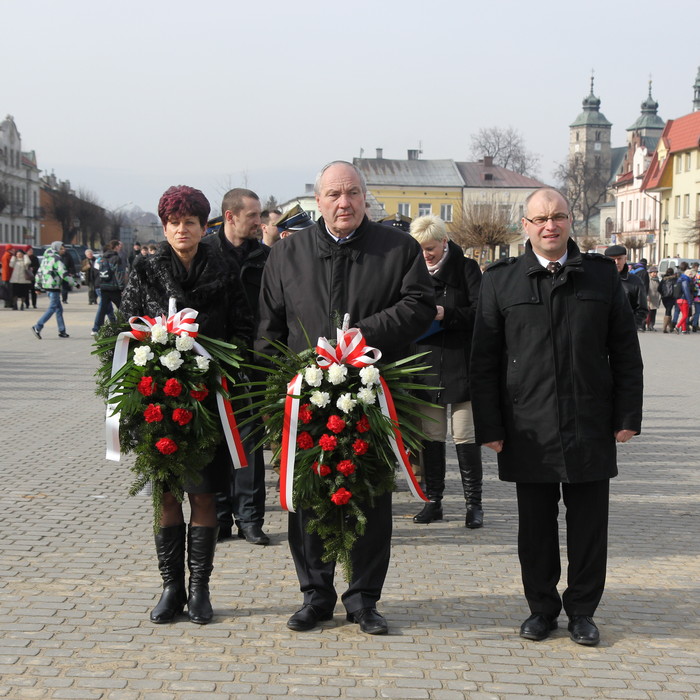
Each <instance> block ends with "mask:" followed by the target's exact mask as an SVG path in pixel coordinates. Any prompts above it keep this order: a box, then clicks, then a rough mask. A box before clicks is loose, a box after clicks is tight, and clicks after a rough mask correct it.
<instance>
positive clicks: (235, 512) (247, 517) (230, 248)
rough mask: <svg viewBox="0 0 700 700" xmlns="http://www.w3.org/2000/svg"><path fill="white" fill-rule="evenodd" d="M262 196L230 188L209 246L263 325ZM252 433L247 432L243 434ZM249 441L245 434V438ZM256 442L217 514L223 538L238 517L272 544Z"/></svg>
mask: <svg viewBox="0 0 700 700" xmlns="http://www.w3.org/2000/svg"><path fill="white" fill-rule="evenodd" d="M260 212H261V207H260V198H259V197H258V195H257V194H255V192H253V191H252V190H247V189H243V188H241V187H236V188H234V189H232V190H229V191H228V192H227V193H226V194H225V195H224V198H223V201H222V203H221V213H222V224H221V226H220V227H219V230H218V231H217V233H215V234H214V235H209V236H206V237H205V238H204V239H203V240H204V244H205V245H209V246H213V247H214V248H215V249H217V250H218V252H219V254H220V255H221V257H222V259H223V260H224V262H225V263H226V265H227V266H228V269H229V273H230V274H231V275H237V276H239V277H240V280H241V282H242V284H243V289H244V290H245V294H246V297H247V299H248V305H249V306H250V309H251V311H252V312H253V320H254V322H255V323H256V324H257V321H258V296H259V294H260V282H261V279H262V271H263V268H264V267H265V261H266V260H267V255H268V252H269V248H267V247H266V246H264V245H263V244H262V243H261V242H260V241H259V240H258V239H257V233H258V230H259V229H260ZM250 430H252V426H250V427H248V428H245V429H244V433H245V432H248V431H250ZM243 437H244V439H245V437H246V436H245V435H243ZM255 442H256V439H255V438H250V439H248V440H246V441H245V448H246V451H247V453H248V454H249V460H248V462H249V464H248V468H247V469H236V470H234V471H233V473H232V475H231V486H230V490H229V492H228V493H217V494H216V515H217V520H218V523H219V539H220V540H224V539H228V538H230V537H232V536H233V522H234V518H235V521H236V525H237V528H238V537H240V538H241V539H243V538H245V540H246V541H247V542H249V543H250V544H256V545H262V546H265V545H268V544H269V543H270V538H269V537H268V535H267V534H266V533H265V531H264V530H263V524H264V522H265V460H264V458H263V449H262V447H259V448H258V449H253V448H254V445H255Z"/></svg>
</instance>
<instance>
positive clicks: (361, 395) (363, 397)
mask: <svg viewBox="0 0 700 700" xmlns="http://www.w3.org/2000/svg"><path fill="white" fill-rule="evenodd" d="M357 400H358V401H359V402H360V403H365V404H373V403H374V402H375V401H376V400H377V395H376V394H375V393H374V392H373V391H372V390H371V389H370V388H369V387H366V386H363V387H362V388H361V389H360V390H359V391H358V392H357Z"/></svg>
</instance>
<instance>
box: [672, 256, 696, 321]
mask: <svg viewBox="0 0 700 700" xmlns="http://www.w3.org/2000/svg"><path fill="white" fill-rule="evenodd" d="M689 267H690V266H689V265H688V263H687V262H685V260H684V261H683V262H681V263H680V264H679V265H678V270H679V271H680V273H679V275H678V279H677V280H676V286H675V287H674V289H673V296H674V297H675V298H676V309H677V310H678V314H677V315H675V314H674V321H675V323H674V326H675V331H676V333H683V334H686V333H687V332H688V318H689V316H690V308H691V305H692V303H693V296H694V293H695V285H694V282H693V281H692V280H691V278H690V277H689V276H688V268H689ZM676 319H677V320H676Z"/></svg>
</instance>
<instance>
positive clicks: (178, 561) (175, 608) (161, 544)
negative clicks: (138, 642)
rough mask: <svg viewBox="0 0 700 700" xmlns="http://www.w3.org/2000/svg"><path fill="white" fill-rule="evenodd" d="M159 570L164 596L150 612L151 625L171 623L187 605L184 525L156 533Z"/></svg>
mask: <svg viewBox="0 0 700 700" xmlns="http://www.w3.org/2000/svg"><path fill="white" fill-rule="evenodd" d="M155 540H156V554H157V555H158V568H159V569H160V575H161V577H162V578H163V594H162V595H161V597H160V600H159V601H158V605H156V607H155V608H153V610H152V611H151V622H155V623H156V624H162V623H164V622H172V621H173V620H174V619H175V617H177V616H178V615H180V614H181V613H182V610H183V609H184V607H185V603H186V602H187V594H186V593H185V525H184V523H183V524H182V525H172V526H171V527H161V528H160V530H158V532H157V533H156V536H155Z"/></svg>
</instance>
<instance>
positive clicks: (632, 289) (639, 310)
mask: <svg viewBox="0 0 700 700" xmlns="http://www.w3.org/2000/svg"><path fill="white" fill-rule="evenodd" d="M605 257H606V258H611V259H612V260H614V261H615V265H616V266H617V271H618V273H619V274H620V282H622V288H623V289H624V290H625V294H626V295H627V299H628V301H629V303H630V306H631V307H632V312H633V313H634V321H635V323H636V324H637V330H639V331H644V330H646V320H647V316H648V315H649V306H648V304H647V293H648V291H649V287H648V285H647V286H645V285H644V280H643V278H642V277H640V276H639V274H636V275H635V274H632V272H631V271H630V269H629V266H628V265H627V248H625V246H623V245H611V246H609V247H608V248H606V250H605ZM645 273H646V270H645ZM647 278H648V275H647Z"/></svg>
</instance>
